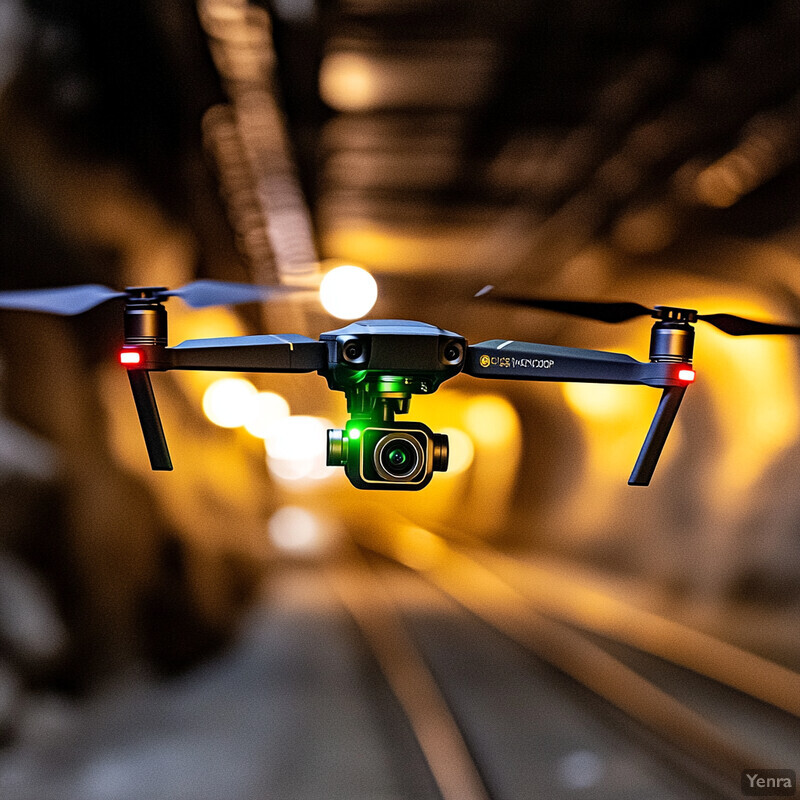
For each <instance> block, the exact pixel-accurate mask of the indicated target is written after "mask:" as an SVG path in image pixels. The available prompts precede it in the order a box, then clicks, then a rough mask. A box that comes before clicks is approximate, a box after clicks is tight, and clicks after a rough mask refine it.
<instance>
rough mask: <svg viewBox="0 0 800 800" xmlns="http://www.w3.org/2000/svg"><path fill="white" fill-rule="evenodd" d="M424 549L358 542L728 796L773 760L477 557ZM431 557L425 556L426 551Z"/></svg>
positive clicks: (383, 539) (428, 540)
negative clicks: (659, 743)
mask: <svg viewBox="0 0 800 800" xmlns="http://www.w3.org/2000/svg"><path fill="white" fill-rule="evenodd" d="M415 530H417V531H418V532H419V536H420V537H421V538H422V541H423V546H422V548H418V547H415V546H414V544H413V541H412V539H411V538H410V537H409V536H408V535H407V533H408V531H406V535H404V536H403V537H392V536H391V535H388V536H380V535H369V536H367V535H361V536H359V537H358V543H359V544H360V545H361V546H363V547H365V548H367V549H369V550H372V551H375V552H378V553H380V554H381V555H384V556H388V557H390V558H392V559H394V560H396V561H399V562H400V563H404V564H406V565H407V566H410V567H412V568H413V569H415V570H416V571H417V572H418V573H419V574H420V575H422V576H424V577H425V578H426V579H427V580H428V581H430V582H431V583H432V584H434V585H435V586H437V587H438V588H439V589H440V590H442V591H444V592H445V593H446V594H447V595H449V596H450V597H452V598H453V599H454V600H456V601H457V602H458V603H459V604H460V605H461V606H463V607H464V608H466V609H467V610H468V611H470V612H472V613H473V614H475V615H476V616H477V617H479V618H480V619H482V620H484V621H485V622H487V623H489V624H490V625H491V626H492V627H494V628H496V629H497V630H499V631H501V632H502V633H504V634H505V635H507V636H508V637H510V638H511V639H512V640H514V641H516V642H518V643H519V644H521V645H522V646H523V647H525V648H526V649H528V650H529V651H530V652H532V653H533V654H535V655H536V656H537V657H538V658H540V659H542V660H543V661H545V662H547V663H549V664H551V665H552V666H554V667H556V668H557V669H559V670H560V671H562V672H564V673H565V674H567V675H569V676H570V677H571V678H573V679H574V680H575V681H577V682H578V683H580V684H581V685H583V686H585V687H586V688H588V689H590V690H591V691H592V692H594V693H595V694H596V695H598V696H599V697H601V698H603V699H604V700H606V701H607V702H609V703H611V704H612V705H614V706H615V707H616V708H618V709H619V710H621V711H622V712H623V713H624V714H625V715H626V716H628V717H629V718H630V719H633V720H635V721H636V722H638V723H640V724H641V725H643V726H645V727H646V728H647V729H649V730H650V731H652V732H653V733H655V734H656V735H657V736H658V737H659V738H660V739H661V740H663V741H664V742H666V743H668V744H669V745H671V746H672V747H675V748H677V750H678V751H679V752H680V753H682V755H683V756H684V757H686V758H688V760H689V763H690V764H693V765H695V766H696V767H697V769H694V770H691V769H690V770H689V771H690V772H692V776H693V778H695V779H699V780H700V781H701V782H703V783H705V785H707V786H708V787H709V788H710V789H712V790H714V791H716V792H717V793H720V794H722V795H723V796H727V797H731V798H734V797H735V798H738V797H740V796H741V791H740V781H741V771H742V770H743V769H746V768H749V767H752V766H753V765H755V764H758V765H761V766H762V767H764V766H768V765H769V764H770V761H771V759H770V758H769V757H766V756H765V755H764V754H762V753H760V752H757V751H755V750H753V749H751V748H748V747H747V746H746V745H744V744H743V743H742V742H739V741H736V740H735V739H734V738H732V737H731V736H729V735H728V734H726V733H725V732H724V731H723V730H721V729H720V728H719V727H718V726H717V725H714V724H713V723H711V722H710V721H708V720H707V719H705V718H704V717H703V716H701V715H700V714H699V713H697V712H696V711H694V710H693V709H691V708H689V707H688V706H686V705H684V704H683V703H681V702H680V701H679V700H677V699H676V698H674V697H672V696H670V695H669V694H668V693H667V692H665V691H663V690H661V689H660V688H658V687H657V686H656V685H654V684H653V683H652V682H650V681H649V680H647V679H646V678H644V677H642V676H641V675H639V674H638V673H637V672H635V671H634V670H632V669H631V668H630V667H628V666H626V665H625V664H624V663H622V662H621V661H619V660H618V659H616V658H614V657H613V656H611V655H610V654H609V653H607V652H606V651H605V650H603V649H602V648H601V647H599V646H598V645H596V644H594V643H593V642H591V641H590V640H589V639H588V638H587V637H586V636H585V635H584V634H582V633H580V632H579V631H576V630H574V629H572V628H570V627H568V626H567V625H565V624H563V623H561V622H558V621H555V620H552V619H548V618H547V617H545V616H543V615H542V614H541V613H539V610H538V609H537V608H536V606H535V605H534V603H532V602H531V600H530V599H529V598H528V597H526V596H525V595H524V594H522V593H521V592H519V591H518V590H517V589H515V588H514V587H513V586H511V585H510V584H509V583H508V582H507V581H506V580H504V579H503V578H501V577H500V576H499V575H497V574H496V573H495V572H494V571H493V570H492V569H490V568H489V567H487V566H485V565H484V564H481V563H480V562H479V561H477V560H476V559H474V558H472V557H470V556H468V555H466V554H465V553H463V552H459V551H458V550H457V549H455V548H454V547H452V546H451V545H450V544H448V543H447V542H446V541H445V540H444V539H442V538H441V537H437V536H435V534H433V533H431V532H430V531H426V530H424V529H421V528H416V529H415ZM421 551H422V552H425V553H426V556H425V557H423V558H421V557H420V552H421Z"/></svg>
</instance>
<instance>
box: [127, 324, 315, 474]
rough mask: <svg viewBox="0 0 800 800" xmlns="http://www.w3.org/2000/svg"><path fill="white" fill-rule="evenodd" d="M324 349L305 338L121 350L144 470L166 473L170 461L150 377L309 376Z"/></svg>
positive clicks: (246, 339) (264, 338)
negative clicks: (181, 373) (146, 462)
mask: <svg viewBox="0 0 800 800" xmlns="http://www.w3.org/2000/svg"><path fill="white" fill-rule="evenodd" d="M327 353H328V348H327V346H326V345H325V344H323V343H322V342H318V341H316V340H315V339H309V338H307V337H305V336H297V335H295V334H288V335H286V336H274V335H268V336H235V337H227V338H220V339H191V340H189V341H187V342H183V343H182V344H179V345H176V346H175V347H163V346H160V345H152V344H144V345H139V344H137V345H130V344H126V346H125V347H124V348H123V349H122V352H121V353H120V362H121V363H122V364H123V365H124V366H125V367H127V369H128V379H129V380H130V383H131V390H132V391H133V400H134V402H135V404H136V411H137V413H138V415H139V422H140V423H141V426H142V433H143V434H144V441H145V446H146V447H147V454H148V456H149V457H150V466H151V468H152V469H154V470H171V469H172V460H171V458H170V455H169V449H168V448H167V440H166V437H165V436H164V428H163V426H162V424H161V417H160V416H159V413H158V406H157V405H156V399H155V395H154V394H153V387H152V384H151V382H150V372H153V371H155V372H164V371H166V370H172V369H198V370H223V371H226V372H228V371H231V372H315V371H317V370H319V369H322V368H324V367H325V366H326V365H327Z"/></svg>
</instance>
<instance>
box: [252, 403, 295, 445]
mask: <svg viewBox="0 0 800 800" xmlns="http://www.w3.org/2000/svg"><path fill="white" fill-rule="evenodd" d="M288 416H289V404H288V403H287V402H286V400H285V399H284V398H283V397H281V396H280V395H279V394H276V393H275V392H258V394H256V395H252V396H251V398H250V400H249V401H248V408H247V419H246V421H245V423H244V427H245V430H246V431H247V432H248V433H249V434H251V435H253V436H256V437H257V438H259V439H268V438H269V436H270V435H271V433H272V432H273V431H274V430H275V426H276V425H277V424H278V423H280V422H281V421H282V420H284V419H286V417H288Z"/></svg>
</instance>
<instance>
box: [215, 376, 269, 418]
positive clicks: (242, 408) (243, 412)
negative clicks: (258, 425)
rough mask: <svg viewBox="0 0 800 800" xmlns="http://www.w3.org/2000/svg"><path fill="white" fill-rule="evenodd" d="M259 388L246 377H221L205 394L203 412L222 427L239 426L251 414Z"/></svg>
mask: <svg viewBox="0 0 800 800" xmlns="http://www.w3.org/2000/svg"><path fill="white" fill-rule="evenodd" d="M257 394H258V390H257V389H256V387H255V386H253V384H252V383H250V381H248V380H247V379H245V378H220V379H219V380H217V381H214V383H212V384H211V385H210V386H209V387H208V388H207V389H206V391H205V393H204V394H203V412H204V413H205V415H206V416H207V417H208V418H209V419H210V420H211V421H212V422H213V423H214V424H215V425H219V426H220V427H221V428H238V427H239V426H241V425H244V424H245V422H246V420H247V419H248V415H249V414H250V408H251V405H252V401H253V398H254V397H255V396H256V395H257Z"/></svg>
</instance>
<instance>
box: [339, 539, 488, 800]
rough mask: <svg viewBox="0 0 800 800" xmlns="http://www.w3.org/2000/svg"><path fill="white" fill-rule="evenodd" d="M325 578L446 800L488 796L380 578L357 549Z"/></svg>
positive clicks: (423, 661) (443, 700)
mask: <svg viewBox="0 0 800 800" xmlns="http://www.w3.org/2000/svg"><path fill="white" fill-rule="evenodd" d="M326 577H327V578H328V580H329V582H330V584H331V585H332V586H333V588H334V590H335V591H336V593H337V594H338V596H339V598H340V599H341V601H342V603H343V605H344V606H345V607H346V608H347V610H348V611H349V613H350V615H351V616H352V617H353V620H354V621H355V623H356V625H357V626H358V628H359V629H360V631H361V633H362V635H363V637H364V639H365V640H366V642H367V644H368V645H369V647H370V649H371V651H372V653H373V655H374V657H375V660H376V661H377V663H378V666H379V667H380V669H381V671H382V673H383V675H384V677H385V679H386V682H387V684H388V685H389V688H390V689H391V690H392V693H393V694H394V696H395V698H396V699H397V702H398V703H399V705H400V706H401V708H402V709H403V712H404V713H405V715H406V717H407V719H408V722H409V724H410V725H411V729H412V731H413V733H414V736H415V738H416V740H417V742H418V743H419V747H420V750H421V751H422V755H423V757H424V758H425V761H426V762H427V764H428V767H429V769H430V771H431V775H432V776H433V779H434V781H435V783H436V785H437V788H438V789H439V792H440V794H441V796H442V800H489V793H488V791H487V789H486V786H485V785H484V783H483V779H482V778H481V775H480V772H479V771H478V768H477V766H476V765H475V762H474V760H473V758H472V756H471V754H470V752H469V748H468V747H467V744H466V742H465V741H464V737H463V736H462V734H461V730H460V728H459V726H458V723H457V722H456V720H455V719H454V717H453V715H452V713H451V711H450V708H449V707H448V705H447V701H446V700H445V698H444V696H443V695H442V693H441V691H440V689H439V686H438V685H437V683H436V680H435V679H434V677H433V675H432V674H431V672H430V670H429V669H428V667H427V665H426V663H425V660H424V659H423V657H422V654H421V653H420V651H419V649H418V648H417V646H416V644H415V643H414V641H413V640H412V638H411V636H410V635H409V634H408V632H407V630H406V628H405V626H404V624H403V621H402V618H401V616H400V614H399V613H398V611H397V609H396V608H395V606H394V603H393V601H392V599H391V597H390V596H389V595H388V594H387V592H386V591H385V589H384V587H383V586H382V585H381V582H380V580H379V579H378V578H377V577H376V575H375V574H374V572H373V571H372V569H371V568H370V567H369V565H368V564H367V563H366V561H365V560H364V559H363V557H362V556H360V554H359V553H358V552H355V553H354V555H353V557H352V558H351V559H350V561H349V562H348V566H347V567H335V566H332V567H328V568H327V570H326Z"/></svg>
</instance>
